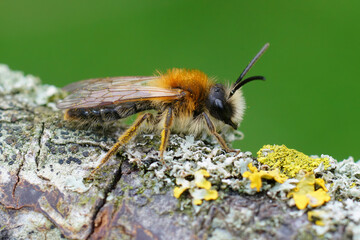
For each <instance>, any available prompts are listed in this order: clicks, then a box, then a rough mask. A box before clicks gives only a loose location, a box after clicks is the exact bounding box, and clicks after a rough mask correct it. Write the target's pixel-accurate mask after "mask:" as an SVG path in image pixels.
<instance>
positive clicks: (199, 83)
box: [151, 68, 213, 112]
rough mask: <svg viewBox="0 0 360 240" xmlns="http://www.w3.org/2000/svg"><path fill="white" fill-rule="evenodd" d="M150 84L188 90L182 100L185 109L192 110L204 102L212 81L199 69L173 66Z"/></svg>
mask: <svg viewBox="0 0 360 240" xmlns="http://www.w3.org/2000/svg"><path fill="white" fill-rule="evenodd" d="M151 85H154V86H157V87H161V88H167V89H169V88H178V89H183V90H185V91H187V92H189V94H187V95H186V96H185V99H184V102H186V105H187V106H186V111H187V112H192V111H194V110H196V109H197V108H200V107H201V106H200V105H201V104H203V103H204V102H205V99H206V97H207V93H208V92H209V89H210V87H211V86H212V85H213V82H212V81H211V80H210V79H209V78H208V76H207V75H206V74H205V73H203V72H201V71H199V70H188V69H181V68H173V69H169V70H168V71H167V72H166V73H165V74H162V75H160V77H159V79H158V80H155V81H154V82H153V83H152V84H151Z"/></svg>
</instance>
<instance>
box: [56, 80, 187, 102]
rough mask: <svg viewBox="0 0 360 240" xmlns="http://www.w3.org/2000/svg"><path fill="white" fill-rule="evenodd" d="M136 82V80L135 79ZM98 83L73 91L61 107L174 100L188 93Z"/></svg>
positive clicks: (139, 86) (140, 86)
mask: <svg viewBox="0 0 360 240" xmlns="http://www.w3.org/2000/svg"><path fill="white" fill-rule="evenodd" d="M135 82H136V81H135ZM95 84H98V86H97V87H93V86H85V87H82V88H80V89H78V90H76V91H73V92H72V93H71V94H70V95H69V96H67V97H66V98H65V99H63V100H62V101H59V102H58V103H57V107H58V108H59V109H73V108H91V107H100V106H105V105H112V104H121V103H124V102H132V101H145V100H165V101H173V100H176V99H180V98H182V97H184V96H185V95H186V92H185V91H183V90H181V89H165V88H159V87H152V86H142V85H111V87H106V86H108V85H106V84H100V82H95Z"/></svg>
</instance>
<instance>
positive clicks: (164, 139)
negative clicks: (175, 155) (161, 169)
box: [160, 108, 174, 168]
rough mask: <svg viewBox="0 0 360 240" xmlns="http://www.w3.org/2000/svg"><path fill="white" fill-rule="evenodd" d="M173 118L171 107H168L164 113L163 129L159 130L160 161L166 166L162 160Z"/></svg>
mask: <svg viewBox="0 0 360 240" xmlns="http://www.w3.org/2000/svg"><path fill="white" fill-rule="evenodd" d="M173 119H174V116H173V113H172V109H171V108H168V110H167V113H166V115H165V122H164V129H163V130H162V131H161V145H160V161H161V163H162V164H164V165H165V166H166V163H165V161H164V152H165V150H166V146H167V144H168V141H169V136H170V127H171V125H172V122H173ZM166 167H167V166H166ZM167 168H168V167H167Z"/></svg>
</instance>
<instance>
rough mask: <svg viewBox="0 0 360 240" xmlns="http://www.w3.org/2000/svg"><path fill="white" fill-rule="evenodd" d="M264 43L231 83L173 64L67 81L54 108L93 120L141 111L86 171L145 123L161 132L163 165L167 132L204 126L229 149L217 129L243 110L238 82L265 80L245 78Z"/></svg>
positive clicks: (72, 117)
mask: <svg viewBox="0 0 360 240" xmlns="http://www.w3.org/2000/svg"><path fill="white" fill-rule="evenodd" d="M268 47H269V43H267V44H265V45H264V46H263V48H262V49H261V50H260V51H259V52H258V53H257V54H256V56H255V57H254V58H253V59H252V60H251V61H250V63H249V64H248V65H247V66H246V68H245V69H244V71H243V72H242V73H241V75H240V76H239V78H238V79H237V80H236V82H235V83H234V84H232V86H231V87H226V86H224V85H223V84H220V83H216V82H215V81H214V80H213V79H211V78H209V77H208V76H207V75H206V74H205V73H203V72H201V71H199V70H188V69H179V68H173V69H170V70H168V71H167V72H166V73H165V74H161V73H160V74H158V75H157V76H149V77H147V76H130V77H111V78H97V79H89V80H84V81H80V82H75V83H72V84H70V85H67V86H66V87H64V90H65V91H68V92H70V94H69V95H68V96H67V97H66V98H65V99H63V100H61V101H59V102H58V103H57V108H59V109H65V114H64V119H65V120H68V121H74V120H77V121H82V122H97V123H104V122H110V121H115V120H119V119H122V118H125V117H128V116H130V115H133V114H136V113H141V114H140V115H139V116H138V117H137V119H136V120H135V121H134V123H133V124H132V125H131V126H130V127H129V128H128V129H127V130H126V131H125V132H124V133H123V134H122V135H121V136H120V137H119V138H118V140H117V142H116V143H115V144H114V145H113V146H112V148H111V149H110V150H109V151H108V152H107V154H106V155H105V156H104V157H103V158H102V159H101V162H100V164H98V166H97V167H96V168H95V169H94V170H93V171H92V172H91V174H94V173H95V172H96V171H97V170H98V169H99V168H101V167H102V166H103V165H104V164H105V163H106V162H107V161H108V160H109V158H110V157H111V156H112V155H114V154H115V153H116V152H117V150H118V149H119V148H120V147H121V146H123V145H124V144H126V143H127V142H129V141H130V139H131V138H133V137H134V136H135V135H136V133H137V132H138V131H139V130H140V129H143V128H144V127H146V128H147V129H148V130H150V131H157V132H161V144H160V150H159V158H160V161H161V162H162V163H163V164H164V165H166V164H165V162H164V152H165V150H166V147H167V144H168V140H169V136H170V132H178V133H179V132H182V133H185V134H188V133H191V134H194V135H198V134H199V133H201V132H203V131H208V133H210V134H211V135H213V136H215V138H216V139H217V141H218V142H219V144H220V145H221V147H222V148H223V149H224V150H225V151H226V152H234V151H235V150H233V149H230V148H229V147H228V146H227V144H226V142H225V141H224V139H223V138H222V137H221V135H220V134H219V133H218V131H217V129H223V128H224V127H225V126H226V125H227V126H230V127H232V128H234V129H237V128H238V125H239V123H240V122H241V120H242V118H243V115H244V110H245V100H244V97H243V95H242V92H241V87H242V86H244V85H245V84H247V83H249V82H251V81H254V80H265V78H264V77H263V76H253V77H248V78H246V79H244V77H245V75H246V74H247V73H248V71H249V70H250V68H251V67H252V66H253V65H254V64H255V62H256V61H257V60H258V59H259V58H260V57H261V55H262V54H263V53H264V52H265V51H266V49H267V48H268ZM149 110H155V111H156V112H157V113H156V114H153V113H151V112H149Z"/></svg>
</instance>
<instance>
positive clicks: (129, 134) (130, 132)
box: [90, 113, 153, 176]
mask: <svg viewBox="0 0 360 240" xmlns="http://www.w3.org/2000/svg"><path fill="white" fill-rule="evenodd" d="M152 117H153V115H152V114H151V113H145V114H143V115H141V116H139V117H138V118H137V119H136V120H135V122H134V123H133V125H132V126H131V127H129V128H128V129H127V130H126V131H125V132H124V133H123V134H122V135H121V136H120V137H119V138H118V141H117V142H116V143H115V144H114V145H113V146H112V148H111V149H110V150H109V151H108V152H107V153H106V155H105V157H103V158H102V159H101V162H100V164H99V165H98V166H97V167H96V168H95V169H94V170H92V171H91V174H90V176H92V175H94V174H95V173H96V171H97V170H99V169H100V168H101V167H102V166H103V165H104V164H105V163H106V162H107V161H108V160H109V158H110V157H111V156H112V155H114V154H115V153H116V152H117V150H118V149H119V148H120V147H121V146H122V145H124V144H126V143H127V142H129V141H130V140H131V138H133V137H134V136H135V134H136V131H137V130H138V129H139V127H140V126H141V124H142V123H144V122H145V121H146V120H149V119H150V118H152Z"/></svg>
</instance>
